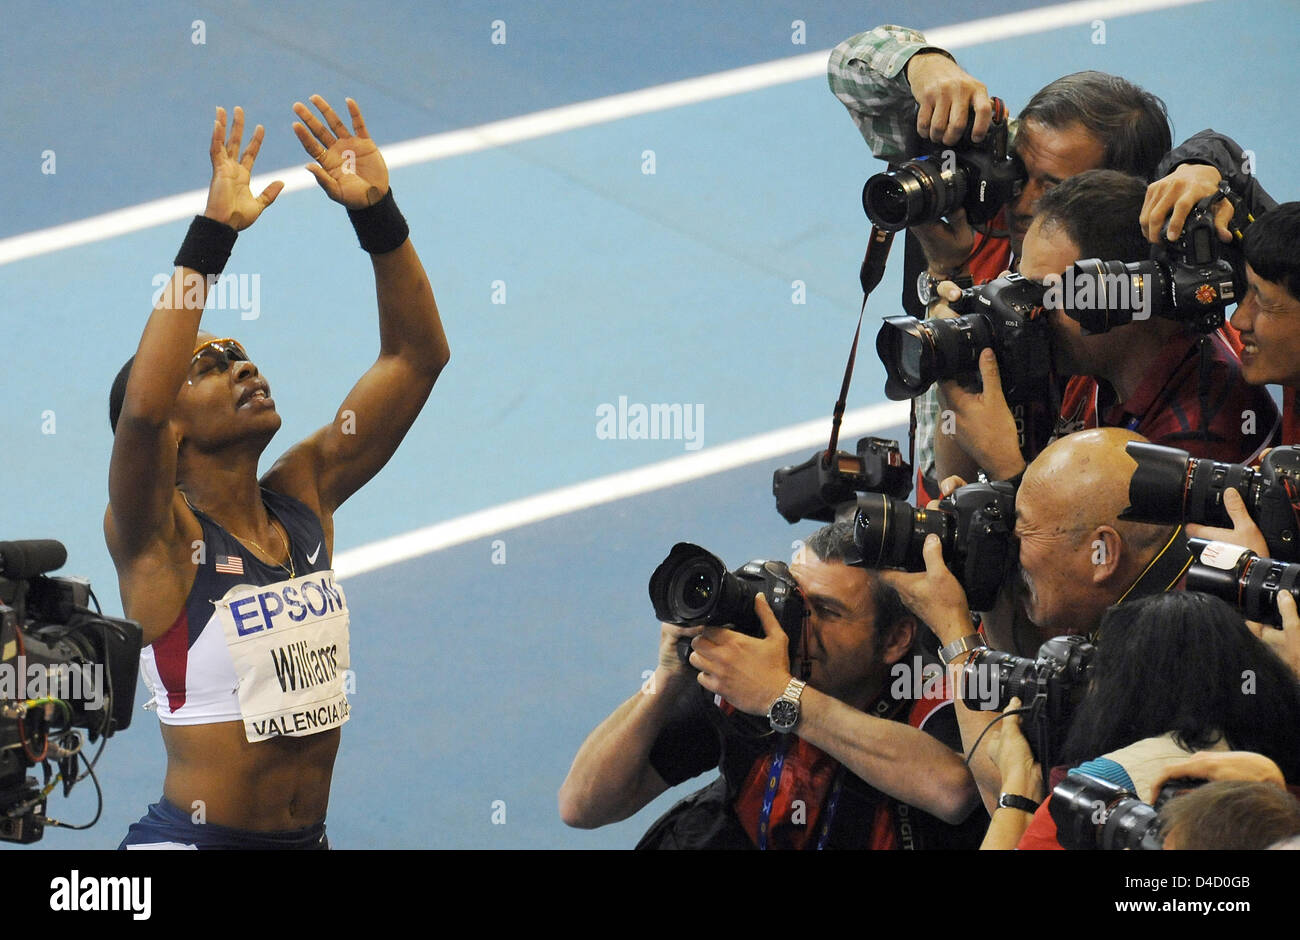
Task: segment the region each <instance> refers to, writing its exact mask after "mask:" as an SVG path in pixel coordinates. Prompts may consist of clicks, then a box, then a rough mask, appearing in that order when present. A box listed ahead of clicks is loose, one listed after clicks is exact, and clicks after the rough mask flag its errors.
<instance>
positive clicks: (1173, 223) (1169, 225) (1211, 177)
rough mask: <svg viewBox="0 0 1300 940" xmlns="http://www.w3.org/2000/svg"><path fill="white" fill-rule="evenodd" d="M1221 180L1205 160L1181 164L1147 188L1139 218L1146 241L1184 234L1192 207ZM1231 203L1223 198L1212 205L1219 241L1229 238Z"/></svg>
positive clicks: (1155, 240)
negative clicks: (1184, 224) (1184, 225)
mask: <svg viewBox="0 0 1300 940" xmlns="http://www.w3.org/2000/svg"><path fill="white" fill-rule="evenodd" d="M1222 180H1223V176H1222V174H1220V173H1219V171H1218V170H1217V169H1215V168H1214V167H1212V166H1209V165H1208V164H1204V163H1183V164H1180V165H1179V166H1177V167H1175V168H1174V170H1173V172H1172V173H1170V174H1169V175H1168V176H1165V177H1164V178H1163V179H1158V180H1156V181H1155V182H1154V183H1152V184H1151V185H1150V186H1148V187H1147V195H1146V200H1145V201H1144V202H1143V203H1142V214H1141V215H1140V216H1139V217H1138V221H1139V223H1140V224H1141V226H1142V231H1143V232H1144V233H1145V234H1146V237H1147V241H1149V242H1152V243H1153V244H1158V243H1160V242H1161V241H1163V240H1165V239H1166V236H1167V238H1168V240H1169V241H1174V240H1176V239H1177V238H1178V237H1179V236H1181V235H1182V234H1183V223H1185V222H1186V221H1187V216H1188V214H1189V213H1190V212H1191V211H1192V208H1193V207H1194V206H1195V205H1196V204H1197V203H1198V202H1200V201H1201V200H1202V199H1204V198H1205V197H1206V196H1213V195H1214V194H1215V193H1217V192H1218V191H1219V183H1220V182H1221V181H1222ZM1232 215H1233V205H1232V202H1231V201H1229V200H1227V199H1224V200H1221V201H1220V202H1219V203H1218V204H1217V205H1216V206H1215V207H1214V227H1215V230H1216V231H1217V232H1218V233H1219V240H1220V241H1222V242H1225V243H1227V242H1231V241H1232V231H1231V229H1229V227H1228V226H1229V223H1231V222H1232Z"/></svg>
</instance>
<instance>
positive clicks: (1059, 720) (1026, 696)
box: [960, 636, 1097, 768]
mask: <svg viewBox="0 0 1300 940" xmlns="http://www.w3.org/2000/svg"><path fill="white" fill-rule="evenodd" d="M1096 655H1097V648H1096V647H1095V646H1093V645H1092V643H1091V642H1089V641H1088V638H1087V637H1084V636H1058V637H1053V638H1052V639H1050V640H1048V641H1047V642H1046V643H1044V644H1043V645H1042V646H1041V647H1039V649H1038V658H1037V659H1028V658H1026V657H1022V656H1014V655H1012V654H1011V653H1004V652H1000V651H998V650H990V649H984V650H980V651H978V652H977V653H975V654H974V655H973V656H971V658H970V659H969V660H967V662H966V666H965V668H964V669H963V670H962V676H961V688H960V695H961V697H962V701H963V702H964V703H965V705H966V707H967V708H969V709H971V710H972V711H975V710H979V709H984V710H986V711H1002V710H1003V709H1005V708H1006V707H1007V705H1008V704H1009V703H1010V702H1011V700H1012V699H1013V698H1019V699H1020V701H1021V702H1022V703H1023V704H1024V706H1025V707H1026V708H1028V709H1029V714H1028V715H1027V716H1026V718H1025V720H1024V721H1023V722H1022V726H1023V728H1024V731H1025V739H1026V740H1027V741H1028V742H1029V746H1030V749H1031V750H1033V752H1034V757H1035V759H1036V760H1037V761H1038V763H1039V764H1040V765H1042V766H1043V767H1045V768H1048V767H1051V766H1052V758H1053V756H1054V755H1055V754H1056V753H1057V751H1059V749H1060V747H1061V745H1062V744H1064V743H1065V736H1066V734H1067V733H1068V732H1069V730H1070V722H1071V720H1072V719H1073V718H1074V712H1075V709H1076V708H1078V706H1079V703H1080V702H1081V701H1083V696H1084V694H1085V693H1086V692H1087V689H1088V679H1089V678H1090V677H1091V675H1092V663H1093V659H1094V657H1095V656H1096Z"/></svg>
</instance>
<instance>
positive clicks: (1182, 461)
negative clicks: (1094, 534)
mask: <svg viewBox="0 0 1300 940" xmlns="http://www.w3.org/2000/svg"><path fill="white" fill-rule="evenodd" d="M1124 449H1125V450H1127V451H1128V454H1129V456H1130V457H1132V458H1133V459H1134V460H1136V461H1137V469H1136V470H1134V471H1133V478H1132V479H1131V480H1130V481H1129V485H1128V501H1129V506H1128V508H1127V509H1125V510H1124V512H1123V513H1121V514H1120V518H1121V519H1130V520H1132V521H1134V522H1150V523H1156V524H1157V525H1172V524H1174V523H1177V522H1196V523H1200V524H1201V525H1211V526H1220V527H1227V528H1231V526H1232V519H1231V518H1230V517H1229V516H1228V511H1227V510H1226V509H1224V507H1223V491H1224V490H1225V489H1226V488H1227V487H1232V488H1233V489H1235V490H1236V491H1237V492H1238V493H1240V494H1241V499H1242V502H1244V503H1245V504H1246V509H1247V511H1248V512H1249V513H1250V517H1251V519H1253V520H1254V521H1255V524H1256V525H1257V526H1259V530H1260V532H1261V533H1263V535H1264V541H1265V542H1267V543H1268V548H1269V551H1270V552H1272V553H1273V556H1274V557H1275V558H1280V559H1282V560H1283V561H1300V537H1298V536H1300V515H1298V513H1297V507H1300V447H1297V446H1294V445H1289V446H1286V447H1275V448H1273V449H1272V450H1270V451H1269V452H1268V453H1267V454H1266V455H1265V456H1264V459H1263V460H1262V461H1261V462H1260V466H1259V469H1258V470H1255V469H1253V468H1251V467H1248V466H1246V465H1244V464H1231V463H1219V462H1218V461H1216V460H1209V459H1205V458H1197V457H1193V456H1191V455H1190V454H1188V453H1187V451H1185V450H1179V449H1178V448H1176V447H1162V446H1161V445H1159V444H1145V443H1142V442H1139V441H1133V442H1131V443H1129V444H1126V445H1125V447H1124Z"/></svg>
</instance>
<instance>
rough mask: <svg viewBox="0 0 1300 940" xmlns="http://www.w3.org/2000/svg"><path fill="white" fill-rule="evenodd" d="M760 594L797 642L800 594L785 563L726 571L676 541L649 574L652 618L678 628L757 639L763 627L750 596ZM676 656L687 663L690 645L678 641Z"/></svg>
mask: <svg viewBox="0 0 1300 940" xmlns="http://www.w3.org/2000/svg"><path fill="white" fill-rule="evenodd" d="M759 594H763V595H764V596H765V597H766V598H767V603H768V606H769V607H771V608H772V613H773V614H775V615H776V619H777V622H778V623H780V624H781V629H782V630H784V631H785V634H786V636H788V637H789V638H790V640H791V642H792V643H795V644H797V643H798V642H799V637H800V635H801V633H802V631H803V618H804V602H803V594H802V593H800V591H799V585H798V584H797V583H796V582H795V580H794V578H792V577H791V576H790V569H789V567H788V566H786V564H785V563H784V562H780V561H762V560H756V561H751V562H750V563H749V564H747V565H743V566H742V567H740V568H737V569H736V570H735V571H733V572H728V571H727V566H726V565H725V564H723V563H722V559H720V558H718V556H717V555H714V554H712V553H711V552H708V551H705V550H704V549H702V548H700V547H699V546H698V545H692V544H691V543H690V542H678V543H677V544H676V545H674V546H673V550H672V551H671V552H669V553H668V557H667V558H665V559H664V560H663V562H662V563H660V565H659V567H658V568H656V569H655V570H654V574H652V575H651V576H650V603H651V604H653V605H654V609H655V616H656V617H658V618H659V619H660V620H661V621H663V622H665V623H675V624H678V625H679V626H683V627H695V626H699V625H700V624H706V625H708V626H723V625H725V626H729V627H731V628H732V629H733V630H738V631H740V632H741V633H745V634H748V635H749V636H756V637H761V636H763V624H762V623H761V622H760V621H759V619H758V614H756V613H754V598H756V597H757V596H758V595H759ZM792 648H793V647H792ZM677 653H678V655H679V656H681V658H682V662H686V661H687V659H688V658H689V657H690V653H691V651H690V641H689V640H681V641H679V642H678V644H677Z"/></svg>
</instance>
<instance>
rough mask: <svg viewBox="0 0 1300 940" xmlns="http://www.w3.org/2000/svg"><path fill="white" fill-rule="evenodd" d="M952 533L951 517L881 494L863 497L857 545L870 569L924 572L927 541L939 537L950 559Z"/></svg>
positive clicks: (857, 522) (857, 520)
mask: <svg viewBox="0 0 1300 940" xmlns="http://www.w3.org/2000/svg"><path fill="white" fill-rule="evenodd" d="M952 530H953V521H952V516H951V515H949V514H948V513H945V512H941V511H933V512H932V511H927V510H925V509H914V508H913V507H912V506H911V504H910V503H908V502H907V501H906V500H903V499H896V498H894V497H892V496H885V495H883V494H881V493H865V494H863V495H861V496H859V497H858V511H857V513H856V514H855V515H854V517H853V542H854V544H855V545H856V546H857V549H858V554H859V557H860V558H861V559H862V564H863V565H864V566H865V567H867V568H901V569H903V570H904V571H924V570H925V557H924V556H923V555H922V553H921V549H922V546H924V544H925V537H926V536H927V535H929V534H930V533H931V532H933V533H935V534H936V535H938V536H939V539H940V541H941V542H942V543H943V550H944V553H945V556H946V555H947V554H949V553H951V551H952V540H953V531H952Z"/></svg>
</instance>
